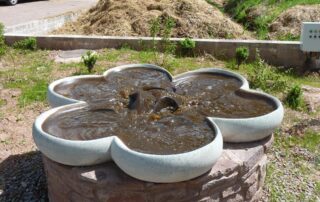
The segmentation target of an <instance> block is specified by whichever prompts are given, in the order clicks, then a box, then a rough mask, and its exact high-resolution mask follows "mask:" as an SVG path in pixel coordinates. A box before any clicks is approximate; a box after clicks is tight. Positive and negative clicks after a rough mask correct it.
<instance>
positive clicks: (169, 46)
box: [150, 16, 176, 71]
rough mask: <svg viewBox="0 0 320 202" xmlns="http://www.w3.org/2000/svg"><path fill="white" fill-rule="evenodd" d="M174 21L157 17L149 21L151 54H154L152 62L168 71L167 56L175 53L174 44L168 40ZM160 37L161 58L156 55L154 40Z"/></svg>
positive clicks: (156, 41)
mask: <svg viewBox="0 0 320 202" xmlns="http://www.w3.org/2000/svg"><path fill="white" fill-rule="evenodd" d="M175 25H176V24H175V21H174V19H172V18H171V17H161V16H160V17H158V18H155V19H153V20H151V23H150V34H151V36H152V38H153V47H152V52H153V54H154V61H155V63H156V64H159V65H161V66H164V67H165V68H167V69H168V70H169V71H170V64H169V63H170V60H169V56H170V55H173V54H174V53H175V51H176V44H175V43H174V42H172V41H171V40H170V37H171V33H172V29H173V28H174V27H175ZM157 36H160V37H161V44H160V45H161V50H162V51H163V53H164V54H163V57H162V58H161V57H160V55H159V54H158V48H159V46H158V40H156V39H155V38H156V37H157Z"/></svg>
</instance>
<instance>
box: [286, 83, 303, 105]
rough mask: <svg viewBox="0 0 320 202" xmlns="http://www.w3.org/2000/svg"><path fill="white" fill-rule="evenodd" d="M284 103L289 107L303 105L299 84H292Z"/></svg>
mask: <svg viewBox="0 0 320 202" xmlns="http://www.w3.org/2000/svg"><path fill="white" fill-rule="evenodd" d="M285 103H286V104H287V105H288V106H289V107H290V108H291V109H299V108H302V107H303V105H304V102H303V94H302V89H301V86H300V85H294V86H293V87H292V88H291V89H290V90H289V92H288V94H287V97H286V99H285Z"/></svg>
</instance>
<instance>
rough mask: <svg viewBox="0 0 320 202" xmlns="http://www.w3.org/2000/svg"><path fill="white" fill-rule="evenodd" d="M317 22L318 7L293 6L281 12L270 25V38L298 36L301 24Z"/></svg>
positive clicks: (318, 15) (319, 6) (319, 14)
mask: <svg viewBox="0 0 320 202" xmlns="http://www.w3.org/2000/svg"><path fill="white" fill-rule="evenodd" d="M317 21H318V22H319V21H320V5H319V4H318V5H308V6H307V5H305V6H295V7H293V8H291V9H288V10H286V11H285V12H283V13H282V14H281V15H280V16H279V17H278V18H277V19H276V20H275V21H274V22H273V23H272V24H271V25H270V27H269V28H270V37H271V38H278V37H281V36H287V35H291V36H299V35H300V32H301V24H302V22H317Z"/></svg>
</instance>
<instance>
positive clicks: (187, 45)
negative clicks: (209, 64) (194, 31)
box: [180, 38, 196, 55]
mask: <svg viewBox="0 0 320 202" xmlns="http://www.w3.org/2000/svg"><path fill="white" fill-rule="evenodd" d="M180 46H181V53H182V55H190V54H191V53H192V51H193V50H194V48H195V47H196V42H195V41H194V40H192V39H191V38H185V39H184V40H183V41H180Z"/></svg>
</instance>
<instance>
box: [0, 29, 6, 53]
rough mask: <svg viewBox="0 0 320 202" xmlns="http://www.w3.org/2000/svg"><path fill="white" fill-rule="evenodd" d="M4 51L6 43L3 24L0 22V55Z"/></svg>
mask: <svg viewBox="0 0 320 202" xmlns="http://www.w3.org/2000/svg"><path fill="white" fill-rule="evenodd" d="M5 52H6V44H5V40H4V25H3V24H2V23H0V56H2V55H4V54H5Z"/></svg>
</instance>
